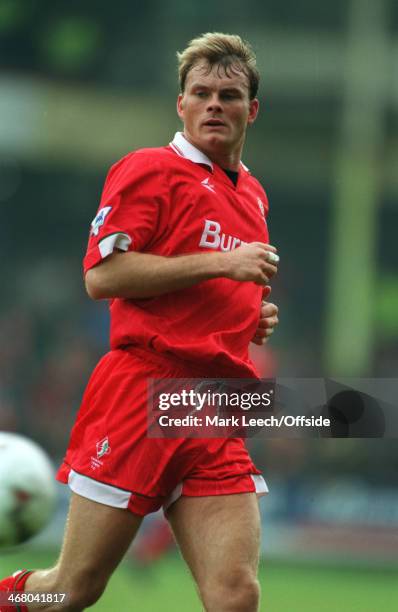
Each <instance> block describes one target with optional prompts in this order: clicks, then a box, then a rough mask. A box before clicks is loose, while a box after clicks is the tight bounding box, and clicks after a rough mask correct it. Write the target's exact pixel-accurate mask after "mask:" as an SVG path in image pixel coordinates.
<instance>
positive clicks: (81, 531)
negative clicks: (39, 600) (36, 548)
mask: <svg viewBox="0 0 398 612" xmlns="http://www.w3.org/2000/svg"><path fill="white" fill-rule="evenodd" d="M141 522H142V517H141V516H138V515H135V514H133V513H131V512H130V511H128V510H122V509H120V508H113V507H111V506H106V505H104V504H99V503H97V502H94V501H91V500H89V499H86V498H84V497H81V496H80V495H76V494H72V498H71V503H70V509H69V515H68V519H67V523H66V528H65V536H64V542H63V546H62V550H61V555H60V558H59V561H58V564H57V569H58V574H59V578H61V580H62V582H63V583H65V581H68V580H69V581H70V582H71V583H72V584H74V583H75V582H76V580H77V579H78V578H79V577H81V580H86V579H87V578H90V577H91V576H92V575H95V576H96V579H97V580H101V579H102V580H103V581H104V582H106V581H107V579H108V578H109V576H110V575H111V574H112V572H113V571H114V570H115V568H116V567H117V565H118V564H119V562H120V560H121V559H122V558H123V556H124V554H125V553H126V551H127V549H128V547H129V545H130V543H131V541H132V540H133V538H134V536H135V534H136V533H137V531H138V529H139V526H140V524H141Z"/></svg>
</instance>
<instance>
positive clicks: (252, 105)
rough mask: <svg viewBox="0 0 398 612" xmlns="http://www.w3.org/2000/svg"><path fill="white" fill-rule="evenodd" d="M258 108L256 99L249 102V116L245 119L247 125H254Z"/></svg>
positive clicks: (258, 104) (258, 103)
mask: <svg viewBox="0 0 398 612" xmlns="http://www.w3.org/2000/svg"><path fill="white" fill-rule="evenodd" d="M259 107H260V102H259V101H258V99H257V98H254V100H250V102H249V116H248V118H247V123H248V124H249V125H250V124H251V123H254V122H255V120H256V118H257V115H258V109H259Z"/></svg>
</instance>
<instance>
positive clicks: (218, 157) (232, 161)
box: [183, 132, 243, 172]
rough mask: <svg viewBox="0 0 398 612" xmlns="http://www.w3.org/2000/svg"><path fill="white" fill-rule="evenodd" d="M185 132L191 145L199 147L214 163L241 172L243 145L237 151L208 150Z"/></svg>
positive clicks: (225, 168)
mask: <svg viewBox="0 0 398 612" xmlns="http://www.w3.org/2000/svg"><path fill="white" fill-rule="evenodd" d="M183 134H184V137H185V138H186V139H187V140H188V142H190V143H191V145H193V146H194V147H196V148H197V149H199V151H201V152H202V153H204V154H205V155H206V156H207V157H208V158H209V159H210V161H212V162H213V163H214V164H217V165H218V166H220V168H223V169H224V170H232V172H239V168H240V157H241V152H242V148H243V147H242V146H241V147H239V149H237V150H236V151H229V152H224V151H213V150H211V151H208V150H206V149H204V148H203V147H200V146H198V144H196V143H195V142H194V141H193V139H192V138H190V136H189V135H187V134H186V133H185V132H183Z"/></svg>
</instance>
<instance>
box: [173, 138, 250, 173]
mask: <svg viewBox="0 0 398 612" xmlns="http://www.w3.org/2000/svg"><path fill="white" fill-rule="evenodd" d="M170 146H171V148H172V149H173V151H174V152H175V153H177V155H179V156H180V157H185V158H186V159H189V160H190V161H192V162H194V163H195V164H205V165H206V166H209V168H210V169H211V170H212V171H213V162H211V161H210V159H209V158H208V157H207V155H205V154H204V153H202V151H200V150H199V149H197V148H196V147H194V146H193V144H191V143H190V142H189V140H187V139H186V138H185V136H184V134H183V133H182V132H176V134H175V136H174V138H173V140H172V142H171V143H170ZM240 164H241V166H242V168H244V169H245V170H246V172H250V170H249V168H247V166H245V164H244V163H243V162H242V161H241V162H240Z"/></svg>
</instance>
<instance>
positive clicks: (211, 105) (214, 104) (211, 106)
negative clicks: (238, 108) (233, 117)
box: [207, 93, 222, 112]
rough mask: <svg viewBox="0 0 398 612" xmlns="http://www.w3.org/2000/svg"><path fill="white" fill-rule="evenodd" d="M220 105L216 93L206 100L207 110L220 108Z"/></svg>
mask: <svg viewBox="0 0 398 612" xmlns="http://www.w3.org/2000/svg"><path fill="white" fill-rule="evenodd" d="M221 109H222V106H221V102H220V98H219V97H218V94H216V93H214V94H213V95H212V96H211V98H210V100H209V101H208V104H207V110H208V111H213V112H214V111H215V110H221Z"/></svg>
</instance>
